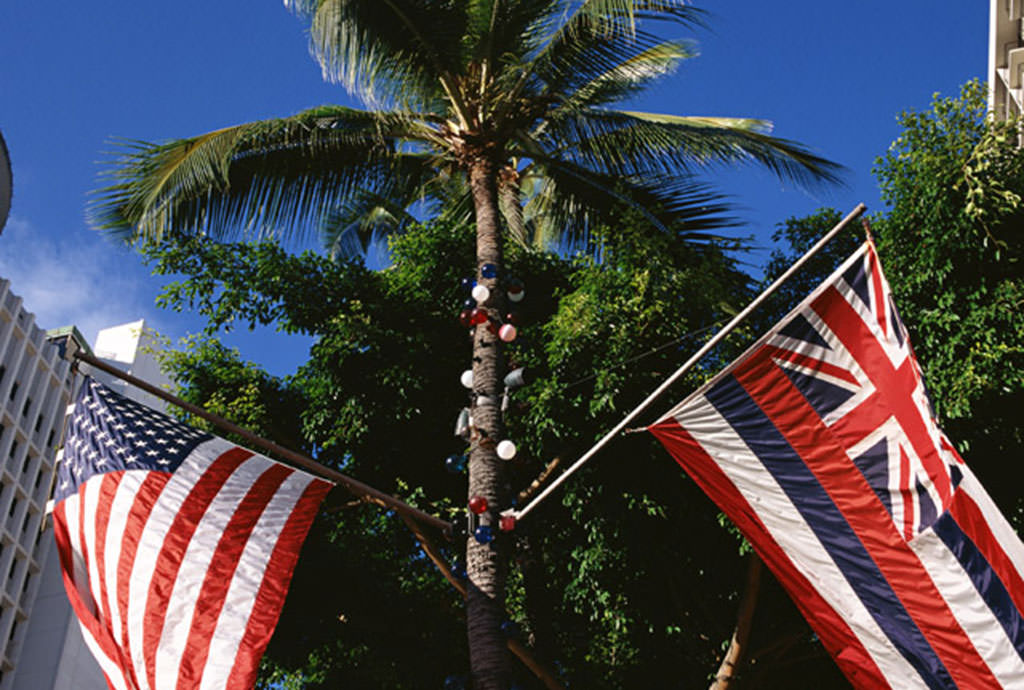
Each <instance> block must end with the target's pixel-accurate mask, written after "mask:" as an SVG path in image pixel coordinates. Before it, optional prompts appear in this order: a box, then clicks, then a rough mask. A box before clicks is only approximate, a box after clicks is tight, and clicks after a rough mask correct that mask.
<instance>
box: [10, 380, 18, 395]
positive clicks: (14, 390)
mask: <svg viewBox="0 0 1024 690" xmlns="http://www.w3.org/2000/svg"><path fill="white" fill-rule="evenodd" d="M17 394H18V382H17V381H15V382H14V383H13V384H12V385H11V400H14V396H16V395H17Z"/></svg>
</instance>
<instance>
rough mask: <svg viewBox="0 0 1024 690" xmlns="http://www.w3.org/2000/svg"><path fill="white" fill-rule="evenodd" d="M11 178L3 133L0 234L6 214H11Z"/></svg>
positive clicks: (0, 172) (0, 164)
mask: <svg viewBox="0 0 1024 690" xmlns="http://www.w3.org/2000/svg"><path fill="white" fill-rule="evenodd" d="M13 178H14V175H13V174H12V173H11V157H10V155H8V153H7V144H6V143H5V142H4V135H3V132H0V232H3V229H4V224H5V223H6V222H7V214H8V213H10V212H11V195H12V193H13V189H14V187H13Z"/></svg>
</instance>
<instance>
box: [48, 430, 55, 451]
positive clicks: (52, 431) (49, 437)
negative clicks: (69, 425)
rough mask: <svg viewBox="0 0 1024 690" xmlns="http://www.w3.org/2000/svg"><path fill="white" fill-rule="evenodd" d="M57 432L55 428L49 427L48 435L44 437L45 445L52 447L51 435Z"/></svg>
mask: <svg viewBox="0 0 1024 690" xmlns="http://www.w3.org/2000/svg"><path fill="white" fill-rule="evenodd" d="M56 434H57V430H56V429H50V435H49V436H47V437H46V447H47V448H53V437H54V436H55V435H56Z"/></svg>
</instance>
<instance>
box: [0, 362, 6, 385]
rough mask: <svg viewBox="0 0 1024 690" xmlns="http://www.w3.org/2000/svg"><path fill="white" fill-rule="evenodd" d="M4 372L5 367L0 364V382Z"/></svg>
mask: <svg viewBox="0 0 1024 690" xmlns="http://www.w3.org/2000/svg"><path fill="white" fill-rule="evenodd" d="M6 373H7V367H6V366H4V365H3V364H0V382H2V381H3V380H4V374H6Z"/></svg>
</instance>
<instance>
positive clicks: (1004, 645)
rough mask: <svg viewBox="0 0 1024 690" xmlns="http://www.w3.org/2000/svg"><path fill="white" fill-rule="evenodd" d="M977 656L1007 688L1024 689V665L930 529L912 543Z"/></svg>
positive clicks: (969, 580)
mask: <svg viewBox="0 0 1024 690" xmlns="http://www.w3.org/2000/svg"><path fill="white" fill-rule="evenodd" d="M910 548H912V549H913V550H914V553H916V554H917V556H918V558H920V559H921V564H922V565H923V566H924V567H925V569H927V570H928V574H929V575H930V576H931V578H932V582H934V583H935V586H936V587H937V588H938V590H939V593H940V594H941V595H942V598H943V599H945V600H946V603H947V604H949V610H950V611H952V612H953V615H954V616H956V619H957V622H958V623H960V627H961V628H963V629H964V632H965V633H967V636H968V637H969V638H970V640H971V643H972V644H973V645H974V648H975V649H977V650H978V654H979V655H981V658H982V659H984V660H985V663H986V664H987V665H988V667H989V668H990V669H991V670H992V675H994V676H995V677H996V678H997V679H998V680H999V683H1000V684H1001V685H1002V687H1004V688H1020V687H1024V663H1022V662H1021V659H1020V656H1019V655H1018V654H1017V650H1016V649H1014V647H1013V644H1012V643H1011V642H1010V639H1009V638H1008V637H1007V636H1006V632H1005V631H1004V630H1003V626H1002V625H1000V623H999V621H998V620H996V617H995V616H994V615H993V614H992V610H991V609H989V607H988V604H986V603H985V601H984V600H983V599H982V598H981V596H980V595H979V594H978V590H977V589H975V587H974V583H973V582H971V579H970V577H969V576H968V575H967V573H966V572H965V571H964V569H963V568H962V567H961V566H960V563H959V561H957V559H956V556H954V555H953V554H952V553H951V552H950V551H949V549H948V548H946V545H945V544H944V543H943V542H942V540H941V539H940V538H939V537H938V535H937V534H935V532H934V531H932V529H931V528H929V529H927V530H925V531H924V532H922V533H921V534H919V535H918V536H917V537H916V538H915V539H913V540H912V541H911V542H910Z"/></svg>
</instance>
